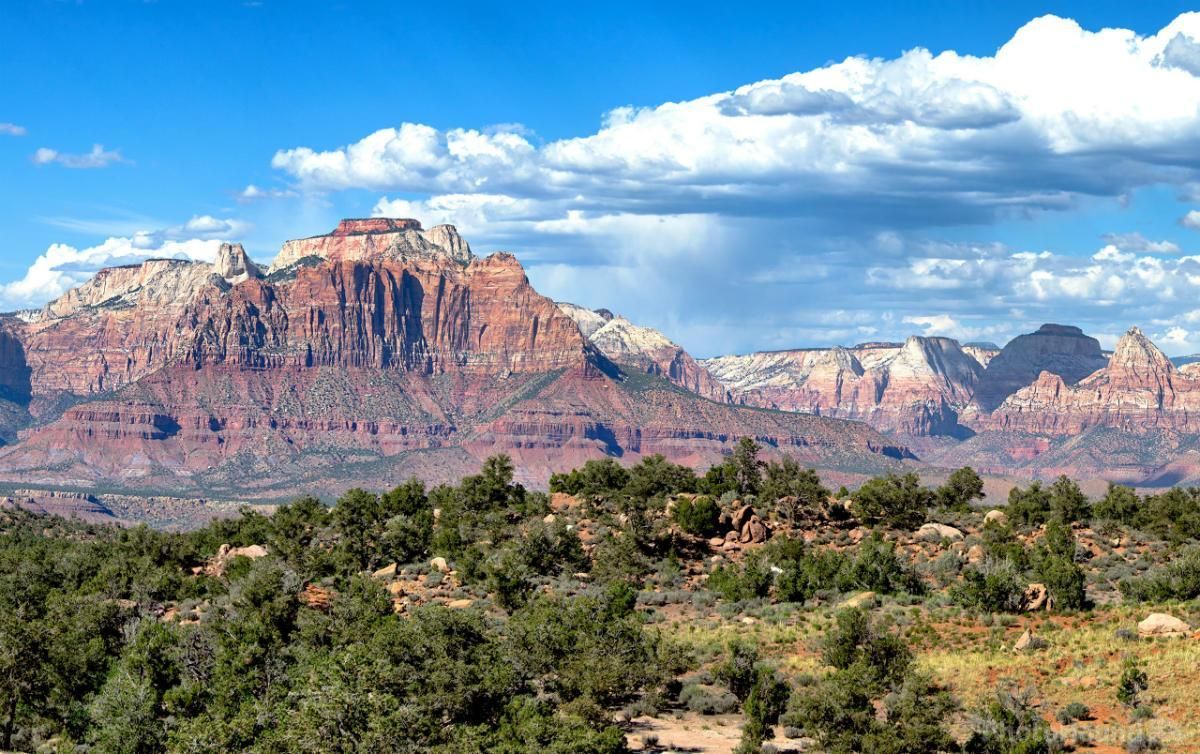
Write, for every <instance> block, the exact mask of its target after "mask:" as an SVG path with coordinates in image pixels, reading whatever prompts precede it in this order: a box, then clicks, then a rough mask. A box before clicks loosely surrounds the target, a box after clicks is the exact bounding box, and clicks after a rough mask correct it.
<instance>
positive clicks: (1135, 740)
mask: <svg viewBox="0 0 1200 754" xmlns="http://www.w3.org/2000/svg"><path fill="white" fill-rule="evenodd" d="M1162 747H1163V745H1162V741H1159V740H1158V739H1157V738H1154V737H1153V736H1151V735H1150V734H1148V733H1135V734H1133V736H1132V737H1130V739H1129V740H1128V741H1126V742H1125V751H1126V752H1127V754H1142V753H1143V752H1147V751H1161V750H1162Z"/></svg>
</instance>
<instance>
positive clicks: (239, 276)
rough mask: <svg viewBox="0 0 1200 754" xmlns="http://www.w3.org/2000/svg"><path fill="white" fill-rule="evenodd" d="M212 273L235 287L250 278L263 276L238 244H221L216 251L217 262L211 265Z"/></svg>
mask: <svg viewBox="0 0 1200 754" xmlns="http://www.w3.org/2000/svg"><path fill="white" fill-rule="evenodd" d="M213 272H215V273H216V274H217V275H219V276H221V278H223V279H224V280H225V281H226V282H228V283H230V284H233V285H236V284H238V283H240V282H242V281H244V280H249V279H250V278H260V277H262V276H263V274H262V270H260V269H259V268H258V265H256V264H255V263H254V262H251V261H250V257H248V256H246V250H245V249H244V248H242V245H241V244H240V243H223V244H221V248H220V249H219V250H218V251H217V260H216V262H214V263H213Z"/></svg>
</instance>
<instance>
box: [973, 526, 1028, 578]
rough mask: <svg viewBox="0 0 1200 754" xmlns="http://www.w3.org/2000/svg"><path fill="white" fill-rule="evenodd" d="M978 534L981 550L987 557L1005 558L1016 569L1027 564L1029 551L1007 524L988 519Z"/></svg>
mask: <svg viewBox="0 0 1200 754" xmlns="http://www.w3.org/2000/svg"><path fill="white" fill-rule="evenodd" d="M980 534H981V538H982V540H983V541H982V543H981V544H982V546H983V552H984V554H985V555H986V556H987V557H988V558H990V559H992V560H996V561H1002V560H1006V561H1008V562H1010V563H1012V564H1013V567H1014V568H1016V569H1017V570H1018V571H1023V570H1025V568H1027V567H1028V566H1029V552H1028V551H1027V550H1026V549H1025V545H1023V544H1022V543H1021V541H1020V540H1019V539H1017V535H1016V532H1014V531H1013V529H1012V526H1010V525H1009V524H1007V523H998V522H996V521H989V522H987V523H985V524H984V525H983V530H982V532H980Z"/></svg>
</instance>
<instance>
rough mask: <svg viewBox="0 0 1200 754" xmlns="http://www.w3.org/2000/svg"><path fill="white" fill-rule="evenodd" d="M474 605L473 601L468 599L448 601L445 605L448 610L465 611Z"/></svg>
mask: <svg viewBox="0 0 1200 754" xmlns="http://www.w3.org/2000/svg"><path fill="white" fill-rule="evenodd" d="M474 604H475V600H468V599H461V600H450V601H449V602H447V603H446V607H448V608H450V609H451V610H465V609H467V608H468V607H470V606H471V605H474Z"/></svg>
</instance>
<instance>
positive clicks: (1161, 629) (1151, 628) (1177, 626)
mask: <svg viewBox="0 0 1200 754" xmlns="http://www.w3.org/2000/svg"><path fill="white" fill-rule="evenodd" d="M1191 630H1192V628H1191V626H1189V625H1188V624H1186V623H1184V622H1183V621H1181V620H1180V619H1178V618H1176V617H1175V616H1174V615H1167V614H1166V613H1151V614H1150V615H1148V616H1146V618H1145V620H1143V621H1142V622H1141V623H1139V624H1138V633H1139V634H1141V635H1142V636H1187V635H1188V634H1189V633H1191Z"/></svg>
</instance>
